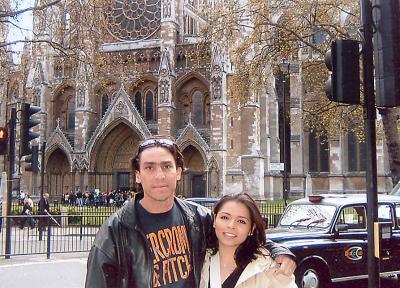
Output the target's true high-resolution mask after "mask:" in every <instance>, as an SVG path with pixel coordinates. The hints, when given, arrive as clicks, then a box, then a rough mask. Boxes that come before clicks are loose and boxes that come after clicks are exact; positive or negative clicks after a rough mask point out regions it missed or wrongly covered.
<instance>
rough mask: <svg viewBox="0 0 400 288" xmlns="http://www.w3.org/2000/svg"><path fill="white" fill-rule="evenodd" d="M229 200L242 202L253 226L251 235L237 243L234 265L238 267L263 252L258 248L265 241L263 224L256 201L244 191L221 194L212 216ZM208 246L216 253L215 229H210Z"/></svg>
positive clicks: (263, 244) (243, 265)
mask: <svg viewBox="0 0 400 288" xmlns="http://www.w3.org/2000/svg"><path fill="white" fill-rule="evenodd" d="M231 201H234V202H239V203H242V204H244V205H245V206H246V207H247V209H248V210H249V213H250V222H251V223H250V224H251V229H253V228H254V229H253V232H252V233H251V235H249V236H248V237H247V239H246V241H244V242H243V243H242V244H240V245H239V247H238V248H237V249H236V252H235V262H236V265H237V266H238V267H245V266H246V265H247V264H249V263H250V262H251V261H252V260H255V259H256V257H257V255H262V254H263V253H262V251H261V249H260V248H262V247H263V246H265V243H266V237H265V225H264V221H263V219H262V217H261V213H260V210H258V206H257V204H256V202H255V201H254V200H253V198H251V196H250V195H249V194H247V193H244V192H243V193H238V194H230V195H225V196H223V197H222V198H221V199H220V200H219V201H218V203H217V204H216V205H215V207H214V210H213V214H214V218H215V217H216V215H217V214H218V212H219V211H220V210H221V208H222V206H223V205H224V204H225V203H227V202H231ZM209 247H210V248H212V250H213V254H215V253H217V251H218V239H217V236H216V234H215V229H213V230H212V233H211V236H210V239H209Z"/></svg>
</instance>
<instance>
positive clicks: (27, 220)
mask: <svg viewBox="0 0 400 288" xmlns="http://www.w3.org/2000/svg"><path fill="white" fill-rule="evenodd" d="M32 210H33V200H32V199H31V197H30V196H29V195H26V196H25V200H24V207H23V208H22V215H24V216H25V217H24V218H22V221H21V224H20V226H19V228H21V229H24V227H25V225H26V224H28V225H29V226H30V227H31V229H33V228H35V224H36V223H35V219H33V217H32Z"/></svg>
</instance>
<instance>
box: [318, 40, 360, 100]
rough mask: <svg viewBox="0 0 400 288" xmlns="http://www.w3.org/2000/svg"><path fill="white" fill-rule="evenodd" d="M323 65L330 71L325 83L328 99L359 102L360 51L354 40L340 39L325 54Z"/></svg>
mask: <svg viewBox="0 0 400 288" xmlns="http://www.w3.org/2000/svg"><path fill="white" fill-rule="evenodd" d="M325 65H326V67H327V68H328V70H330V71H331V72H332V74H331V75H330V78H329V79H328V81H327V82H326V85H325V93H326V95H327V96H328V99H329V100H331V101H334V102H341V103H345V104H353V105H356V104H360V52H359V43H358V41H356V40H347V39H340V40H335V41H333V42H332V44H331V49H330V50H328V51H327V52H326V54H325Z"/></svg>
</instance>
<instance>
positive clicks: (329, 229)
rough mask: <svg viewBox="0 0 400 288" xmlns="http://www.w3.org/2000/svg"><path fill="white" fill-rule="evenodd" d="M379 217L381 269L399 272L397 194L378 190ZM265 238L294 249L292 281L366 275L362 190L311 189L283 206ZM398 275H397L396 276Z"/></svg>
mask: <svg viewBox="0 0 400 288" xmlns="http://www.w3.org/2000/svg"><path fill="white" fill-rule="evenodd" d="M378 217H379V222H382V223H386V226H387V227H389V228H390V229H386V230H389V233H388V234H387V233H386V235H385V237H383V239H382V242H381V254H380V255H381V257H380V271H381V275H397V276H398V279H399V278H400V276H399V275H400V197H399V196H390V195H379V196H378ZM267 238H269V239H271V240H273V241H275V242H278V243H282V244H284V245H285V246H287V247H288V248H289V249H290V250H291V251H292V252H293V253H294V254H295V255H296V258H297V259H296V261H297V269H296V271H295V276H296V283H297V285H298V287H302V288H322V287H328V286H330V283H332V282H343V281H348V280H356V279H362V278H368V264H367V258H368V256H367V252H368V248H367V197H366V195H365V194H363V195H361V194H334V195H311V196H309V197H308V198H304V199H300V200H296V201H294V202H292V203H291V204H289V205H288V207H286V209H285V212H284V213H283V215H282V217H281V219H280V221H279V223H278V226H277V227H276V228H273V229H268V230H267ZM398 281H400V280H398Z"/></svg>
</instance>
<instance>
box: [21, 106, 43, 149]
mask: <svg viewBox="0 0 400 288" xmlns="http://www.w3.org/2000/svg"><path fill="white" fill-rule="evenodd" d="M39 111H40V107H37V106H31V105H30V104H28V103H22V108H21V120H20V121H21V128H20V129H21V130H20V149H19V151H20V156H24V155H29V154H31V153H32V150H31V147H30V141H31V140H33V139H35V138H37V137H39V135H40V134H39V133H36V132H32V131H30V129H31V128H32V127H35V126H36V125H38V124H40V121H39V120H35V119H31V117H32V115H33V114H35V113H37V112H39Z"/></svg>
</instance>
